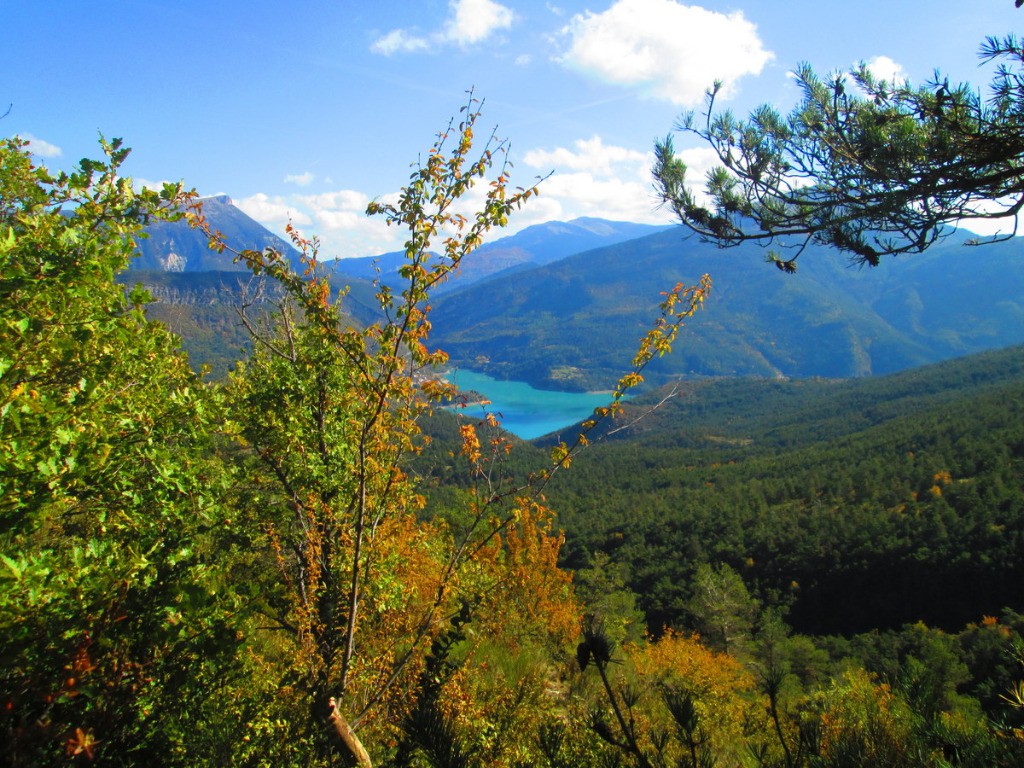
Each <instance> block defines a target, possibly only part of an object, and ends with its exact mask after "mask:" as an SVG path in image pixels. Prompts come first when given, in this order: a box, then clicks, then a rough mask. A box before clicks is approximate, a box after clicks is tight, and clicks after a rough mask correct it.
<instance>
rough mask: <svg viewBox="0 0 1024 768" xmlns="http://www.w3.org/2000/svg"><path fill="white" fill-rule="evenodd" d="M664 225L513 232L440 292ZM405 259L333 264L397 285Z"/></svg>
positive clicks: (577, 224)
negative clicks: (399, 272) (513, 233)
mask: <svg viewBox="0 0 1024 768" xmlns="http://www.w3.org/2000/svg"><path fill="white" fill-rule="evenodd" d="M666 229H670V227H658V226H653V225H650V224H631V223H629V222H624V221H606V220H604V219H592V218H579V219H573V220H572V221H549V222H547V223H546V224H536V225H534V226H532V227H527V228H526V229H524V230H522V231H520V232H518V233H516V234H515V235H512V236H511V237H503V238H501V239H499V240H495V241H494V242H491V243H485V244H484V245H482V246H480V247H479V248H478V249H477V250H475V251H474V252H473V253H472V254H471V255H470V257H469V258H468V259H466V260H465V261H464V262H463V263H462V267H461V269H460V271H459V276H458V278H457V279H456V280H454V281H451V282H448V283H445V284H443V285H441V286H439V288H438V291H437V292H438V293H439V294H441V293H447V292H450V291H453V290H461V289H463V288H465V287H467V286H469V285H472V284H473V283H477V282H480V281H481V280H485V279H488V278H504V277H506V276H508V275H511V274H514V273H517V272H523V271H526V270H529V269H532V268H534V267H539V266H543V265H545V264H551V263H552V262H555V261H558V260H560V259H564V258H565V257H566V256H572V255H573V254H576V253H581V252H583V251H589V250H591V249H593V248H601V247H605V246H611V245H615V244H617V243H622V242H626V241H627V240H634V239H636V238H638V237H644V236H645V235H650V234H652V233H654V232H662V231H664V230H666ZM404 263H405V254H404V252H402V251H392V252H391V253H383V254H381V255H379V256H368V257H364V258H357V259H342V260H339V261H337V262H336V264H335V268H336V270H337V272H338V273H339V274H342V275H346V276H351V277H354V278H359V279H363V280H374V279H375V278H376V277H377V276H378V274H379V275H380V279H381V280H382V281H383V282H384V283H386V284H388V285H391V286H395V285H400V284H401V278H400V277H399V275H398V270H399V268H400V267H401V266H402V264H404Z"/></svg>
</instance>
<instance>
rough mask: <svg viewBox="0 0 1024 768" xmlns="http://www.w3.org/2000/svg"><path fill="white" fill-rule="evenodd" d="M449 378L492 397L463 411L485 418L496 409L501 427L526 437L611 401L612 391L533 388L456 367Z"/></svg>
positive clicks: (579, 418) (546, 431) (555, 427)
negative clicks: (456, 369) (589, 391)
mask: <svg viewBox="0 0 1024 768" xmlns="http://www.w3.org/2000/svg"><path fill="white" fill-rule="evenodd" d="M448 378H449V379H450V380H451V381H452V382H453V383H455V384H456V385H457V386H458V387H459V388H460V389H464V390H473V391H474V392H479V393H480V394H482V395H484V396H485V397H486V398H487V399H488V400H490V401H491V404H490V405H488V406H479V405H468V406H466V408H465V409H464V410H463V413H464V414H466V415H467V416H469V417H471V418H476V417H479V418H483V416H484V415H485V413H487V412H490V413H493V414H494V415H495V416H497V417H498V419H499V420H500V421H501V425H502V427H504V428H505V429H506V430H508V431H509V432H511V433H512V434H514V435H516V436H517V437H521V438H523V439H524V440H532V439H533V438H535V437H540V436H541V435H547V434H549V433H551V432H557V431H558V430H560V429H563V428H565V427H568V426H570V425H571V424H575V423H576V422H578V421H582V420H583V419H585V418H587V417H588V416H590V415H591V414H593V412H594V409H595V408H597V407H599V406H602V405H608V402H609V401H610V400H611V395H609V394H603V395H595V394H591V393H580V392H551V391H547V390H543V389H534V388H533V387H531V386H530V385H529V384H525V383H523V382H521V381H498V380H497V379H492V378H491V377H490V376H486V375H484V374H482V373H475V372H473V371H465V370H463V371H454V372H452V373H451V374H449V376H448ZM564 437H565V438H566V439H568V438H570V437H575V435H565V436H564Z"/></svg>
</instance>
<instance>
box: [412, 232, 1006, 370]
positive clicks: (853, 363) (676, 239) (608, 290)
mask: <svg viewBox="0 0 1024 768" xmlns="http://www.w3.org/2000/svg"><path fill="white" fill-rule="evenodd" d="M965 242H966V238H965V237H963V236H961V235H959V234H956V233H953V234H951V235H949V236H948V237H947V238H946V239H944V240H942V241H941V242H940V243H938V244H936V245H935V246H933V247H932V248H931V249H930V250H929V251H928V252H926V253H925V254H921V255H918V256H914V257H909V258H906V259H903V260H890V261H889V262H888V263H883V264H882V265H881V266H879V267H877V268H874V269H859V270H858V269H855V268H851V267H849V266H848V265H847V264H846V262H844V261H843V260H842V259H839V258H837V257H836V256H835V255H834V254H833V253H830V252H828V251H825V250H824V249H814V248H809V249H808V250H807V252H806V253H805V254H804V255H803V256H802V257H801V261H800V268H799V270H798V271H797V273H796V274H794V275H786V274H783V273H782V272H780V271H779V270H776V269H773V268H771V267H770V266H768V265H766V264H765V263H764V259H763V257H762V252H761V251H760V250H759V248H758V247H757V246H750V247H740V248H734V249H726V250H722V249H718V248H715V247H714V246H712V245H710V244H707V243H702V242H700V241H699V240H697V239H696V238H689V239H687V238H686V237H685V236H684V232H683V231H682V230H680V229H678V228H673V229H669V230H666V231H661V232H657V233H655V234H652V235H648V236H646V237H642V238H638V239H634V240H629V241H625V242H621V243H618V244H615V245H612V246H608V247H604V248H599V249H596V250H592V251H588V252H585V253H580V254H576V255H574V256H570V257H567V258H564V259H561V260H560V261H557V262H554V263H551V264H548V265H545V266H541V267H536V268H533V269H530V270H526V271H521V272H518V273H516V274H507V275H502V276H501V277H500V278H498V279H494V278H492V279H490V280H487V281H482V282H478V283H475V284H471V285H468V286H463V287H461V288H457V289H456V290H453V291H451V292H449V293H448V294H446V295H444V296H442V297H440V298H439V299H438V301H437V302H436V303H435V308H434V313H433V315H432V320H433V324H434V333H433V339H434V341H435V342H437V344H438V345H439V346H440V347H441V348H442V349H445V350H446V351H448V353H449V354H450V355H451V359H452V363H453V364H454V365H458V366H461V367H466V368H471V369H473V370H479V371H482V372H484V373H487V374H489V375H491V376H494V377H496V378H505V379H515V380H522V381H527V382H529V383H531V384H533V385H534V386H537V387H540V388H549V389H550V388H557V389H570V390H583V389H606V388H608V387H609V386H610V385H611V384H612V383H614V381H615V380H616V379H617V377H618V376H620V375H621V374H622V373H623V372H624V370H625V367H626V365H627V364H628V362H629V361H630V360H631V359H632V357H633V354H634V353H635V350H636V346H637V342H638V340H639V339H640V337H641V336H642V335H643V333H644V332H645V331H646V329H647V328H649V327H650V325H651V324H652V322H653V321H654V319H655V317H656V315H657V305H658V303H659V301H660V300H661V298H662V297H661V293H662V292H663V291H666V290H669V289H671V288H672V287H673V286H674V285H675V284H676V283H677V282H678V281H684V282H686V283H691V284H692V283H695V282H696V281H697V280H698V279H699V277H700V275H701V274H702V273H704V272H708V273H710V274H711V277H712V280H713V283H714V287H713V288H712V292H711V296H710V298H709V299H708V301H707V302H706V304H705V308H704V309H703V310H702V311H701V312H700V313H698V315H697V316H696V317H694V318H692V319H691V320H690V321H689V322H688V323H687V327H686V329H685V330H684V332H683V333H682V334H681V335H680V338H679V339H678V341H677V343H676V345H675V346H676V351H675V352H674V353H673V354H672V355H669V356H666V357H664V358H659V359H657V360H656V361H655V362H654V363H653V364H652V366H651V367H650V368H649V370H648V378H649V379H653V380H654V381H655V382H657V381H660V380H664V379H666V378H668V377H675V376H679V375H683V376H691V377H693V376H696V377H699V376H759V377H769V378H780V377H806V376H821V377H829V378H844V377H851V376H869V375H877V374H884V373H889V372H893V371H898V370H903V369H906V368H911V367H914V366H918V365H924V364H927V363H931V362H936V361H939V360H945V359H949V358H952V357H957V356H961V355H965V354H970V353H972V352H977V351H981V350H984V349H993V348H998V347H1004V346H1008V345H1011V344H1015V343H1020V342H1022V341H1024V249H1022V247H1021V245H1020V243H1019V241H1016V240H1011V241H1007V242H1002V243H995V244H989V245H985V246H982V247H978V248H970V247H967V246H965V245H964V243H965Z"/></svg>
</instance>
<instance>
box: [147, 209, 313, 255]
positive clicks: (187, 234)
mask: <svg viewBox="0 0 1024 768" xmlns="http://www.w3.org/2000/svg"><path fill="white" fill-rule="evenodd" d="M203 213H204V215H205V216H206V218H207V221H209V222H210V225H211V226H212V227H213V228H214V229H215V230H217V231H218V232H220V233H221V234H222V235H223V236H224V239H225V241H226V242H227V243H228V244H229V245H231V246H232V247H235V248H238V249H239V250H241V249H251V250H255V251H262V250H264V249H265V248H273V249H275V250H277V251H280V252H281V253H283V254H285V255H286V256H288V257H289V258H290V259H292V260H295V259H297V258H298V255H299V254H298V251H296V250H295V249H294V248H293V247H292V246H291V245H290V244H288V243H287V242H285V241H284V240H283V239H282V238H280V237H278V236H277V235H275V234H274V233H273V232H270V231H269V230H268V229H266V228H265V227H264V226H263V225H262V224H260V223H259V222H258V221H256V220H255V219H253V218H252V217H250V216H249V215H247V214H246V213H244V212H243V211H242V210H241V209H240V208H238V207H236V206H235V205H234V203H233V202H232V201H231V198H230V197H228V196H227V195H216V196H214V197H207V198H203ZM146 234H147V235H148V237H146V238H144V239H141V240H139V241H138V244H137V245H138V253H139V255H138V258H137V259H136V260H135V261H134V262H133V263H132V268H133V269H139V270H151V271H155V272H231V271H245V265H244V264H236V263H234V260H233V259H234V256H233V254H231V253H229V252H224V253H217V252H216V251H214V250H212V249H210V247H209V246H208V238H207V237H206V235H204V234H203V233H202V232H200V231H199V230H196V229H192V228H191V227H189V225H188V224H187V223H186V222H184V221H176V222H156V223H154V224H151V225H150V226H148V227H146Z"/></svg>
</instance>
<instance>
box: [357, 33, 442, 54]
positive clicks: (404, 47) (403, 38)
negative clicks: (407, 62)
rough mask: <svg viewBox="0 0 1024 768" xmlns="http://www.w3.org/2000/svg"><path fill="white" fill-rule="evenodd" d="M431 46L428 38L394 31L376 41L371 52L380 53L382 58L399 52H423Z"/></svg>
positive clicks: (371, 47)
mask: <svg viewBox="0 0 1024 768" xmlns="http://www.w3.org/2000/svg"><path fill="white" fill-rule="evenodd" d="M429 46H430V44H429V43H428V42H427V40H426V38H423V37H416V36H414V35H410V34H409V33H408V32H406V31H405V30H402V29H393V30H391V31H390V32H388V33H387V34H386V35H384V36H383V37H381V38H378V39H377V40H374V42H373V45H371V46H370V50H371V51H373V52H374V53H379V54H381V55H382V56H390V55H391V54H393V53H398V52H399V51H402V52H404V53H412V52H414V51H422V50H425V49H426V48H428V47H429Z"/></svg>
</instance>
